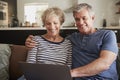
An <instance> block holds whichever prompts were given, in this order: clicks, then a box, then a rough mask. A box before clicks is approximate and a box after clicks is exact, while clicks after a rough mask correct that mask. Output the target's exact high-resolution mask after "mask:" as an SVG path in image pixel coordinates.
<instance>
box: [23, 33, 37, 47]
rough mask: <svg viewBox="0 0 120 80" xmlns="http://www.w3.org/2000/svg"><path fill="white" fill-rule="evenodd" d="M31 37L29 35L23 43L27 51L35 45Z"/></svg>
mask: <svg viewBox="0 0 120 80" xmlns="http://www.w3.org/2000/svg"><path fill="white" fill-rule="evenodd" d="M33 37H34V36H33V35H29V36H28V37H27V39H26V41H25V46H26V47H27V48H28V49H31V48H33V47H35V46H36V45H37V44H36V42H35V41H33Z"/></svg>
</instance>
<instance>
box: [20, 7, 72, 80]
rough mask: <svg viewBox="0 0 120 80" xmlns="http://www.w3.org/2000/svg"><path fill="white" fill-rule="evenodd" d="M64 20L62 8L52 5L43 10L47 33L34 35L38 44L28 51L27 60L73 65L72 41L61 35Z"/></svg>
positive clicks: (43, 20)
mask: <svg viewBox="0 0 120 80" xmlns="http://www.w3.org/2000/svg"><path fill="white" fill-rule="evenodd" d="M64 20H65V16H64V13H63V11H62V10H61V9H60V8H57V7H52V8H48V9H47V10H45V11H44V12H43V15H42V22H43V24H44V26H45V28H46V34H44V35H36V36H34V37H33V40H34V41H35V42H36V43H37V46H35V47H34V48H32V49H30V50H29V51H28V56H27V62H29V63H45V64H59V65H68V66H70V67H71V63H72V60H71V56H72V46H71V42H70V41H69V40H67V39H64V38H63V37H62V36H60V28H61V25H62V24H63V23H64ZM19 80H22V79H19Z"/></svg>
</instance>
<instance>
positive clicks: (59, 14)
mask: <svg viewBox="0 0 120 80" xmlns="http://www.w3.org/2000/svg"><path fill="white" fill-rule="evenodd" d="M50 16H57V17H59V20H60V23H61V25H62V24H63V23H64V21H65V15H64V12H63V11H62V10H61V9H60V8H58V7H52V8H48V9H46V10H45V11H44V12H43V14H42V22H43V24H45V22H46V20H47V19H48V17H50Z"/></svg>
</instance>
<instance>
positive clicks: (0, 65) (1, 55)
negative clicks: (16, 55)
mask: <svg viewBox="0 0 120 80" xmlns="http://www.w3.org/2000/svg"><path fill="white" fill-rule="evenodd" d="M10 54H11V50H10V47H9V44H0V80H8V78H9V73H8V72H9V70H8V67H9V57H10Z"/></svg>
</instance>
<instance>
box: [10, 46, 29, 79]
mask: <svg viewBox="0 0 120 80" xmlns="http://www.w3.org/2000/svg"><path fill="white" fill-rule="evenodd" d="M10 48H11V57H10V65H9V73H10V80H17V79H18V78H19V77H20V76H21V75H22V71H21V69H20V67H19V64H18V62H19V61H26V57H27V49H26V47H25V46H24V45H11V46H10Z"/></svg>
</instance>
